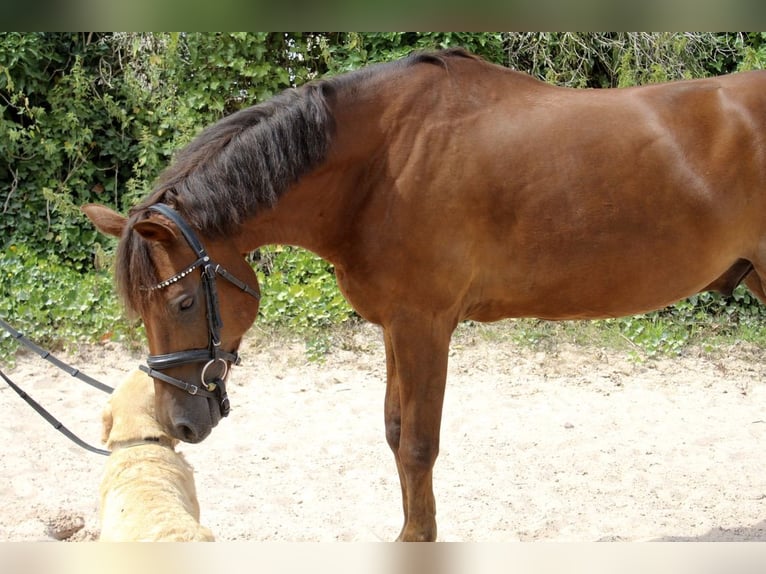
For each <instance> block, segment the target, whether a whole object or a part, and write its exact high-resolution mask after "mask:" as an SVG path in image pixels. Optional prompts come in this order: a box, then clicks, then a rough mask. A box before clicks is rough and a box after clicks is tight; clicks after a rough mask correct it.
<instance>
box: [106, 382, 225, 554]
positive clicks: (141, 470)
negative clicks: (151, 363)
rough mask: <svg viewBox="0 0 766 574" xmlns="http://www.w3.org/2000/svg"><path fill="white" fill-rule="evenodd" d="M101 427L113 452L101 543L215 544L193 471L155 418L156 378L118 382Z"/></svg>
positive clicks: (108, 473) (109, 465) (108, 477)
mask: <svg viewBox="0 0 766 574" xmlns="http://www.w3.org/2000/svg"><path fill="white" fill-rule="evenodd" d="M103 424H104V428H103V436H102V439H101V440H102V441H103V442H104V443H105V444H106V446H107V448H108V449H109V450H110V451H111V452H112V454H111V455H110V456H109V460H108V462H107V463H106V470H105V472H104V477H103V479H102V481H101V488H100V495H101V499H100V516H101V536H100V540H102V541H111V542H119V541H134V540H146V541H157V540H174V541H189V540H214V537H213V534H212V532H210V530H209V529H207V528H206V527H204V526H201V525H200V523H199V503H198V502H197V490H196V488H195V486H194V471H193V469H192V467H191V466H190V465H189V463H188V462H186V459H185V458H184V457H183V455H182V454H181V453H178V452H176V451H175V446H176V444H178V441H177V440H176V439H173V438H171V437H170V436H168V434H167V433H166V432H165V430H164V429H163V428H162V426H161V425H160V424H159V423H158V422H157V420H156V419H155V417H154V382H153V381H152V379H151V378H149V377H148V376H147V375H145V374H144V373H143V372H141V371H136V372H134V373H132V374H131V375H130V377H128V379H127V380H125V381H124V382H123V383H122V384H120V385H119V386H118V387H117V389H115V391H114V393H113V394H112V396H111V398H110V400H109V404H108V405H107V407H106V409H105V410H104V414H103Z"/></svg>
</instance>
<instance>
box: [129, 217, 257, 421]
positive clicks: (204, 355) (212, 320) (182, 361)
mask: <svg viewBox="0 0 766 574" xmlns="http://www.w3.org/2000/svg"><path fill="white" fill-rule="evenodd" d="M149 209H150V210H152V211H156V212H157V213H160V214H162V215H164V216H165V217H167V218H168V219H170V220H171V221H172V222H173V223H175V225H176V227H178V229H179V230H180V231H181V233H182V234H183V236H184V238H185V239H186V242H187V243H188V244H189V247H191V248H192V251H194V253H195V255H196V256H197V260H196V261H195V262H194V263H192V264H191V265H190V266H189V267H187V268H186V269H184V270H183V271H181V272H179V273H176V274H175V275H173V276H172V277H170V278H169V279H165V280H164V281H162V282H160V283H158V284H157V285H154V286H153V287H150V288H149V290H150V291H157V290H160V289H164V288H166V287H169V286H170V285H172V284H173V283H176V282H177V281H180V280H181V279H183V278H184V277H186V276H187V275H189V273H191V272H192V271H194V270H195V269H197V268H198V267H199V268H200V271H201V278H202V287H203V290H204V292H205V303H206V305H207V329H208V346H207V349H190V350H187V351H176V352H175V353H167V354H164V355H149V356H148V357H147V359H146V366H144V365H141V366H140V367H139V368H140V369H141V370H142V371H144V372H145V373H147V374H148V375H149V376H150V377H153V378H156V379H159V380H161V381H164V382H166V383H169V384H171V385H173V386H175V387H178V388H179V389H182V390H184V391H186V392H187V393H189V394H190V395H197V396H201V397H208V398H213V399H216V400H218V403H219V405H220V407H221V416H223V417H225V416H227V415H228V414H229V410H230V405H229V397H228V395H227V394H226V383H225V381H226V375H227V374H228V372H229V365H232V364H233V365H237V364H239V355H238V354H237V352H236V351H235V352H233V353H229V352H227V351H223V350H222V349H221V328H222V327H223V321H222V320H221V310H220V307H219V305H218V290H217V289H216V284H215V281H216V277H217V276H218V275H220V276H221V277H223V278H224V279H226V281H228V282H229V283H231V284H232V285H234V286H236V287H239V288H240V289H241V290H242V291H244V292H245V293H247V294H248V295H250V296H252V297H254V298H255V299H256V300H258V299H260V298H261V297H260V295H259V294H258V293H257V292H256V291H255V290H254V289H252V288H251V287H250V286H248V285H247V284H246V283H245V282H244V281H240V280H239V279H237V278H236V277H234V276H233V275H232V274H231V273H229V272H228V271H226V269H224V268H223V267H221V265H219V264H218V263H215V262H214V261H211V260H210V256H209V255H208V254H207V252H206V251H205V248H204V247H203V246H202V243H201V242H200V240H199V238H198V237H197V234H196V233H194V230H193V229H192V228H191V227H190V226H189V224H188V223H186V222H185V221H184V220H183V218H182V217H181V216H180V215H179V214H178V213H177V212H176V211H175V210H174V209H173V208H172V207H170V206H168V205H165V204H163V203H158V204H155V205H152V206H150V207H149ZM219 362H220V364H221V365H220V367H221V368H220V374H218V373H216V376H215V378H214V379H213V380H212V381H210V382H208V381H207V380H206V379H205V375H206V374H208V371H209V370H210V369H211V367H213V371H215V365H216V364H217V363H219ZM190 363H205V366H204V367H202V372H201V373H200V384H199V385H194V384H191V383H187V382H186V381H182V380H181V379H176V378H175V377H171V376H170V375H167V374H165V373H163V372H162V371H164V370H166V369H171V368H173V367H178V366H181V365H187V364H190Z"/></svg>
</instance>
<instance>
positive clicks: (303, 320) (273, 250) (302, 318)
mask: <svg viewBox="0 0 766 574" xmlns="http://www.w3.org/2000/svg"><path fill="white" fill-rule="evenodd" d="M258 277H259V281H260V284H261V292H262V293H263V298H262V299H261V306H260V310H259V317H258V322H259V323H262V324H265V325H271V326H276V327H287V328H289V329H292V330H295V331H297V332H299V333H302V334H312V333H316V332H317V331H318V330H320V329H323V328H327V327H330V326H332V325H337V324H340V323H343V322H345V321H347V320H349V319H351V318H353V317H355V314H354V311H353V310H352V309H351V307H350V306H349V304H348V303H347V302H346V300H345V299H344V298H343V295H341V293H340V291H339V290H338V285H337V283H336V281H335V274H334V273H333V269H332V265H330V264H329V263H327V262H326V261H323V260H322V259H320V258H319V257H317V256H316V255H314V254H313V253H310V252H309V251H306V250H305V249H299V248H296V247H289V246H281V245H277V246H273V247H269V248H266V249H263V250H261V252H260V262H259V265H258Z"/></svg>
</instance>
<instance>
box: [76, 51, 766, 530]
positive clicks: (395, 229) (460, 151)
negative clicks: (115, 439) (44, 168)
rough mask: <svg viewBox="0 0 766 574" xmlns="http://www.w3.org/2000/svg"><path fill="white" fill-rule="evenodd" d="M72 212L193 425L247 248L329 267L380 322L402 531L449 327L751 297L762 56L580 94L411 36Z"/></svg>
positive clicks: (174, 421) (758, 221)
mask: <svg viewBox="0 0 766 574" xmlns="http://www.w3.org/2000/svg"><path fill="white" fill-rule="evenodd" d="M84 211H85V212H86V213H87V215H88V217H90V219H91V220H92V221H93V223H94V224H95V225H96V226H97V227H98V229H100V230H101V231H102V232H105V233H108V234H112V235H115V236H120V241H119V245H118V252H117V261H116V268H115V271H116V277H117V285H118V288H119V290H120V292H121V295H122V296H123V299H124V301H125V303H126V305H127V307H128V308H130V309H132V310H134V311H135V312H137V313H139V314H140V315H141V317H142V318H143V321H144V324H145V326H146V333H147V337H148V341H149V349H150V353H151V355H150V357H149V367H148V368H146V367H145V370H147V371H149V372H150V373H151V374H152V376H153V377H155V384H156V389H157V393H156V394H157V412H158V415H159V416H160V417H161V420H162V422H164V423H166V424H167V425H168V426H169V427H170V428H171V429H172V432H173V434H174V435H175V436H177V437H178V438H180V439H183V440H185V441H190V442H198V441H201V440H203V439H204V438H205V437H206V436H207V435H208V433H210V431H211V429H212V427H213V426H215V425H216V424H217V423H218V421H219V419H220V417H221V416H222V414H223V415H225V412H226V410H227V409H228V402H227V400H226V399H225V392H224V391H223V389H222V387H223V384H224V381H225V379H226V374H227V372H228V367H229V365H230V363H232V362H236V359H237V357H236V350H237V347H238V345H239V342H240V339H241V338H242V336H243V334H244V333H245V332H246V331H247V329H248V328H249V327H250V326H251V324H252V323H253V321H254V319H255V317H256V314H257V310H258V297H259V290H258V284H257V280H256V276H255V274H254V273H253V271H252V269H251V267H250V266H249V265H248V264H247V262H246V261H245V259H244V258H243V254H245V253H248V252H250V251H252V250H254V249H256V248H257V247H259V246H262V245H265V244H273V243H279V244H292V245H298V246H301V247H304V248H307V249H309V250H311V251H313V252H315V253H317V254H318V255H319V256H321V257H322V258H324V259H325V260H327V261H329V262H331V263H332V264H333V265H334V266H335V272H336V276H337V281H338V285H339V287H340V289H341V291H342V293H343V294H344V296H345V297H346V298H347V299H348V301H349V302H350V303H351V305H352V306H353V307H354V309H355V310H356V311H357V312H358V313H359V314H360V315H361V316H362V317H364V318H365V319H367V320H368V321H371V322H373V323H376V324H378V325H380V326H381V327H382V331H383V335H384V340H385V349H386V366H387V386H386V393H385V435H386V439H387V441H388V444H389V445H390V447H391V449H392V450H393V453H394V457H395V459H396V466H397V469H398V471H399V478H400V481H401V489H402V498H403V506H404V526H403V528H402V530H401V533H400V534H399V539H400V540H434V539H435V538H436V520H435V514H436V509H435V502H434V495H433V489H432V469H433V466H434V462H435V460H436V457H437V453H438V451H439V427H440V421H441V412H442V401H443V397H444V389H445V379H446V374H447V355H448V347H449V344H450V337H451V334H452V332H453V330H454V329H455V327H456V325H457V324H458V322H460V321H462V320H464V319H473V320H476V321H494V320H498V319H501V318H503V317H539V318H544V319H575V318H578V319H582V318H603V317H616V316H622V315H629V314H634V313H641V312H644V311H649V310H652V309H657V308H660V307H663V306H665V305H668V304H670V303H673V302H675V301H677V300H679V299H681V298H683V297H686V296H688V295H691V294H694V293H697V292H699V291H703V290H711V289H715V290H719V291H722V292H730V291H731V290H732V289H733V288H734V287H735V286H736V285H737V284H739V283H740V281H745V282H746V284H747V285H748V286H749V288H750V289H751V290H752V291H753V292H754V293H755V295H756V296H757V297H758V298H759V299H761V300H763V299H765V298H766V297H765V296H764V283H763V278H766V72H748V73H739V74H733V75H729V76H723V77H718V78H711V79H701V80H691V81H679V82H671V83H666V84H659V85H652V86H645V87H638V88H624V89H623V88H621V89H603V90H577V89H569V88H561V87H555V86H551V85H548V84H546V83H543V82H541V81H538V80H536V79H533V78H531V77H529V76H527V75H525V74H523V73H519V72H515V71H510V70H507V69H505V68H502V67H500V66H496V65H493V64H490V63H487V62H485V61H483V60H481V59H479V58H477V57H474V56H472V55H470V54H468V53H466V52H464V51H461V50H449V51H443V52H436V53H420V54H416V55H412V56H410V57H408V58H405V59H403V60H400V61H397V62H392V63H388V64H381V65H375V66H370V67H367V68H364V69H361V70H358V71H356V72H351V73H348V74H343V75H339V76H337V77H334V78H331V79H323V80H320V81H315V82H312V83H309V84H307V85H305V86H303V87H302V88H299V89H292V90H288V91H286V92H284V93H282V94H280V95H278V96H276V97H274V98H273V99H271V100H270V101H267V102H265V103H262V104H259V105H256V106H253V107H250V108H247V109H243V110H241V111H239V112H237V113H234V114H232V115H230V116H228V117H225V118H223V119H222V120H220V121H218V122H217V123H215V124H213V125H212V126H210V127H208V128H207V129H205V130H204V131H202V133H201V134H200V135H199V136H198V137H197V138H196V139H195V140H194V141H192V143H191V144H189V145H188V146H187V147H186V148H185V149H183V150H181V151H180V152H179V153H178V155H177V157H175V159H174V161H173V162H172V164H171V165H170V166H169V167H168V168H167V169H166V170H165V171H164V173H163V174H162V175H161V177H160V178H159V181H158V184H157V186H156V188H155V190H154V191H153V193H151V195H149V196H148V197H147V198H146V199H145V200H144V201H143V202H142V203H141V204H139V205H137V206H136V207H134V208H133V209H132V210H131V211H130V214H129V216H128V217H127V218H125V217H123V216H121V215H119V214H117V213H115V212H113V211H111V210H110V209H108V208H106V207H102V206H97V205H89V206H85V207H84ZM216 277H217V278H218V281H217V282H216ZM184 386H185V387H186V390H184ZM193 392H196V393H197V395H200V394H201V395H202V397H200V396H192V394H190V393H193Z"/></svg>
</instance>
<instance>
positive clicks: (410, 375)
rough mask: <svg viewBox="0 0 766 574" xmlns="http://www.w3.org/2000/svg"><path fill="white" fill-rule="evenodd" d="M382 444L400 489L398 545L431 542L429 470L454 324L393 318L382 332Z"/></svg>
mask: <svg viewBox="0 0 766 574" xmlns="http://www.w3.org/2000/svg"><path fill="white" fill-rule="evenodd" d="M384 328H385V341H386V360H387V368H388V381H387V388H386V405H385V418H386V439H387V441H388V444H389V445H390V447H391V450H392V451H393V452H394V457H395V458H396V465H397V468H398V470H399V480H400V481H401V486H402V504H403V508H404V526H403V527H402V531H401V533H400V534H399V538H398V539H399V540H401V541H433V540H435V539H436V504H435V501H434V494H433V466H434V463H435V462H436V457H437V455H438V453H439V430H440V426H441V413H442V403H443V400H444V387H445V382H446V378H447V355H448V352H449V341H450V337H451V334H452V330H453V329H454V323H450V322H448V321H443V324H441V323H440V322H439V321H434V319H433V317H428V318H425V317H407V318H404V317H403V316H401V315H400V316H398V317H397V318H396V320H394V321H392V322H390V323H389V324H388V325H386V326H385V327H384Z"/></svg>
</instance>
